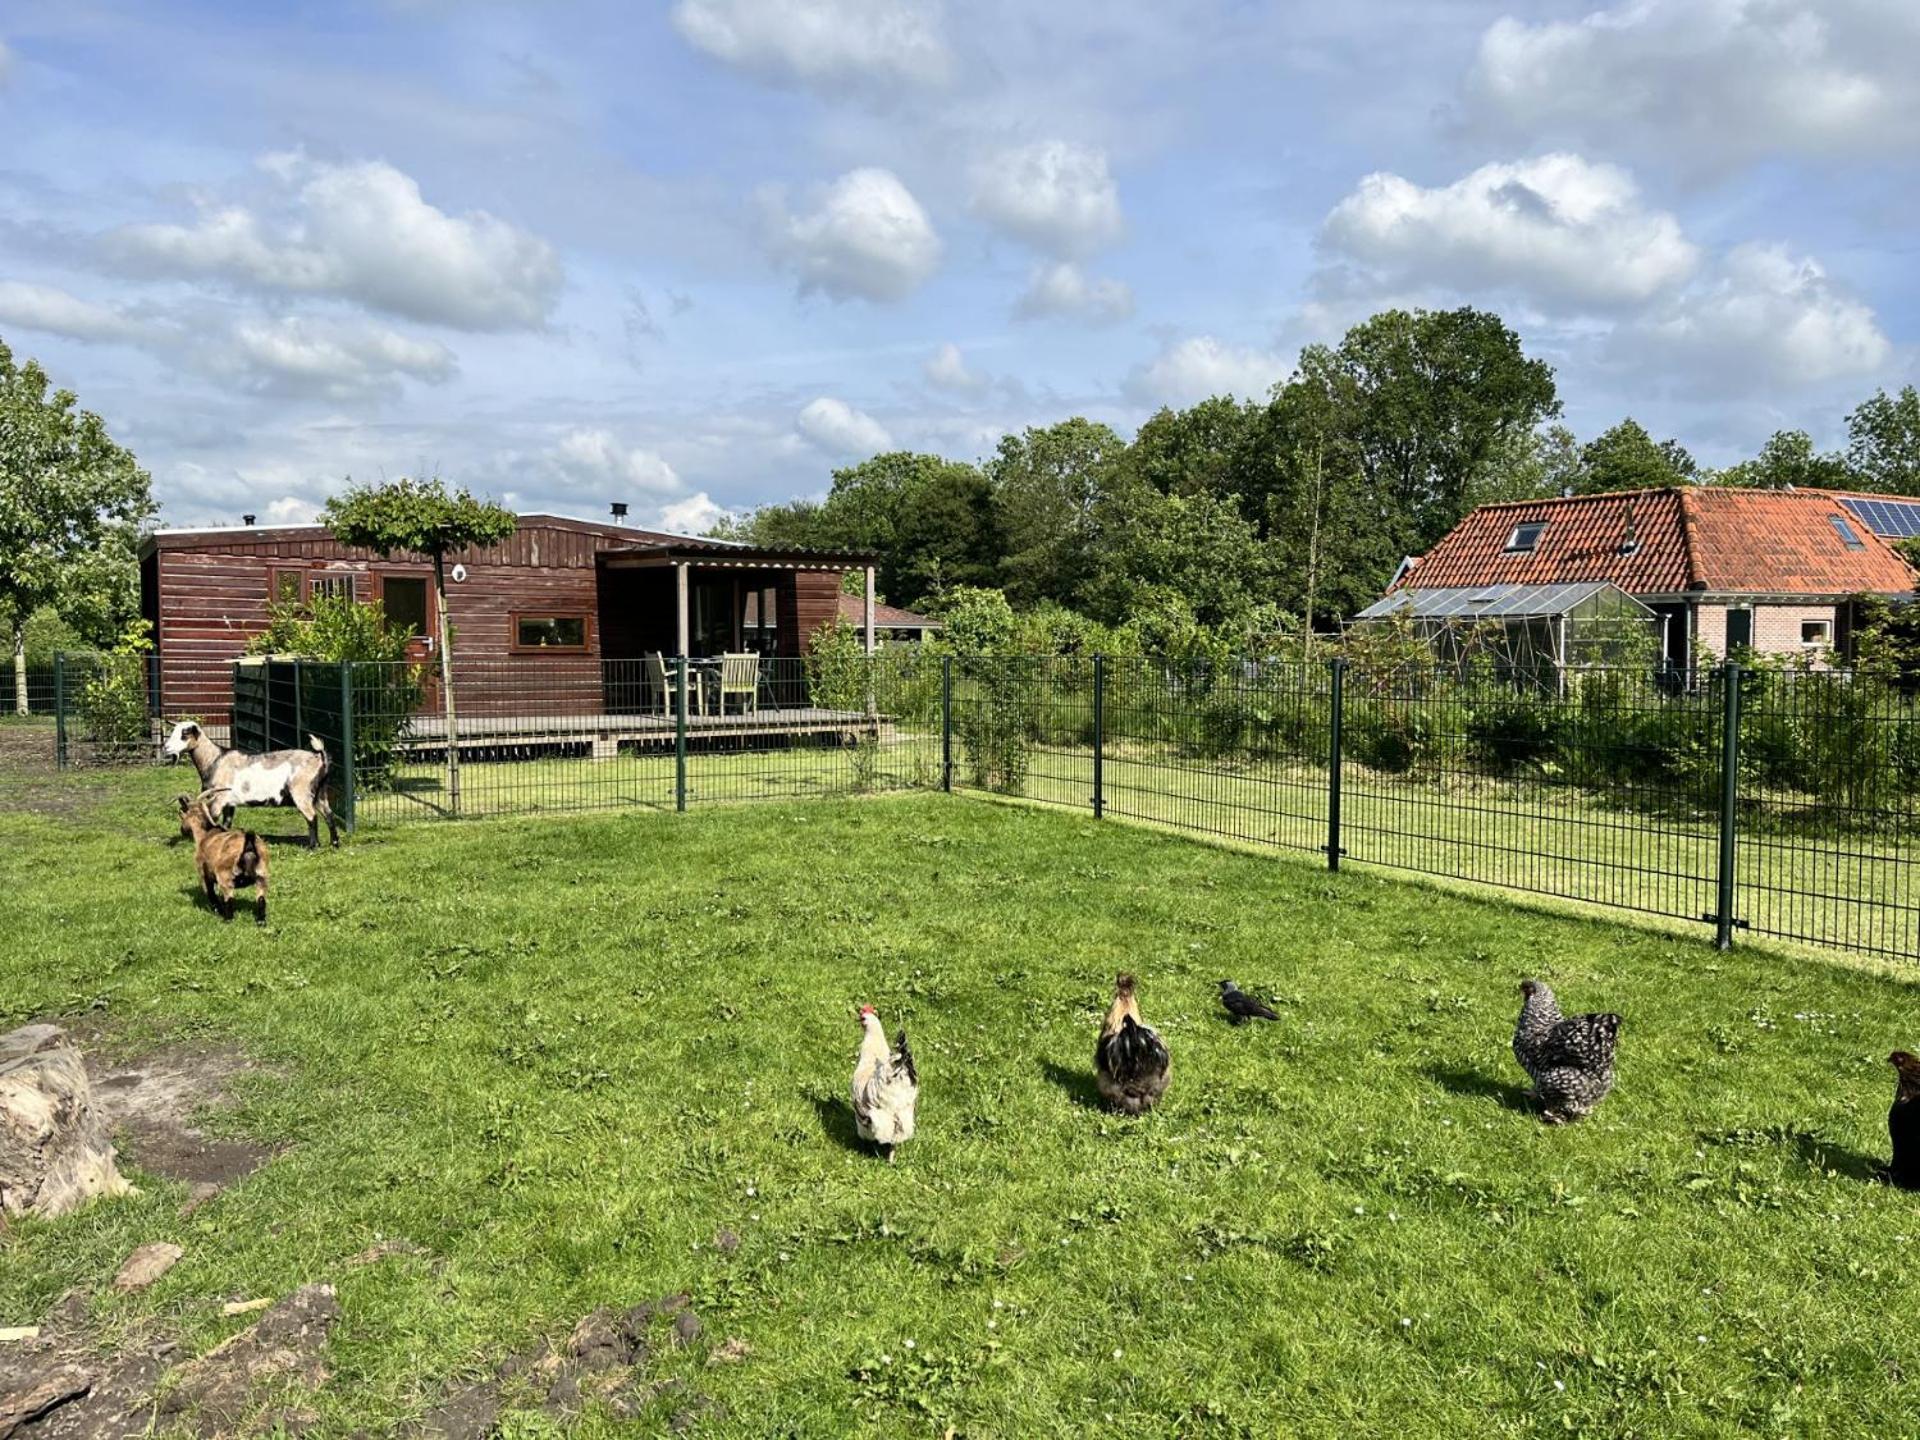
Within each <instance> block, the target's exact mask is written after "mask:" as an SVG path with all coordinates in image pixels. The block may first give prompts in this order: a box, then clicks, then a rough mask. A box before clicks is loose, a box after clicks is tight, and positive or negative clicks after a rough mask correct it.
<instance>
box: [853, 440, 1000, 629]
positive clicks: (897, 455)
mask: <svg viewBox="0 0 1920 1440" xmlns="http://www.w3.org/2000/svg"><path fill="white" fill-rule="evenodd" d="M821 514H822V518H823V520H824V522H825V525H826V528H827V530H828V532H829V533H831V535H832V536H833V539H832V541H831V543H833V544H837V545H846V546H852V547H857V548H863V549H872V550H876V551H878V552H879V561H878V563H877V565H876V567H875V569H876V572H877V574H876V577H875V578H876V581H877V583H878V585H879V588H880V592H881V593H882V594H883V595H885V596H886V597H887V598H888V599H889V600H891V601H893V602H894V603H895V604H899V605H908V606H919V605H924V604H926V603H928V602H929V601H930V600H932V599H933V598H934V597H935V596H937V595H938V594H939V593H940V591H941V590H942V589H943V588H944V587H946V586H948V585H985V584H991V583H992V582H993V581H995V580H996V579H998V578H999V560H1000V542H999V530H998V523H997V515H996V512H995V509H994V504H993V490H992V487H991V486H990V485H989V483H988V481H987V478H986V476H985V475H983V474H981V473H980V470H979V469H978V467H976V466H973V465H967V464H963V463H961V462H959V461H955V460H946V459H943V458H941V457H940V456H938V455H916V454H913V453H911V452H908V451H895V452H892V453H890V454H886V455H876V456H874V457H873V458H872V459H870V460H864V461H862V462H861V463H860V464H858V465H853V466H849V467H848V468H846V469H844V470H836V471H834V474H833V489H832V491H831V492H830V493H829V494H828V496H827V501H826V504H825V505H824V506H822V507H821Z"/></svg>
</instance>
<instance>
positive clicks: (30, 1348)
mask: <svg viewBox="0 0 1920 1440" xmlns="http://www.w3.org/2000/svg"><path fill="white" fill-rule="evenodd" d="M86 1316H87V1307H86V1301H85V1299H84V1297H82V1296H78V1295H70V1296H68V1297H67V1298H66V1299H65V1300H63V1301H61V1302H60V1303H59V1304H58V1305H56V1306H55V1307H54V1309H53V1313H52V1314H51V1315H49V1316H48V1317H47V1318H46V1321H45V1322H44V1323H43V1324H42V1326H41V1330H40V1336H39V1338H38V1339H36V1340H33V1341H30V1342H27V1343H25V1344H14V1345H6V1346H0V1436H12V1437H14V1440H131V1437H133V1436H136V1435H146V1434H149V1433H151V1430H152V1425H153V1402H152V1398H151V1397H152V1395H153V1388H154V1385H155V1383H156V1382H157V1381H158V1380H159V1378H160V1376H161V1374H162V1372H164V1371H165V1370H166V1368H167V1366H168V1365H170V1364H172V1363H173V1362H174V1361H175V1360H176V1359H178V1358H179V1350H180V1347H179V1345H178V1344H177V1343H176V1342H174V1341H171V1340H167V1339H163V1338H160V1337H158V1336H157V1335H154V1334H146V1335H133V1336H129V1337H127V1339H126V1341H125V1343H123V1344H122V1345H121V1346H120V1347H119V1348H118V1349H117V1350H116V1351H115V1352H114V1353H113V1354H111V1355H102V1354H101V1353H100V1352H99V1350H98V1348H97V1347H96V1345H95V1343H94V1341H93V1338H92V1335H91V1333H90V1331H89V1329H88V1326H87V1323H86ZM56 1394H57V1398H54V1397H55V1396H56ZM36 1396H38V1397H42V1403H41V1405H40V1408H39V1411H38V1414H37V1415H33V1416H32V1418H28V1417H27V1411H26V1407H27V1406H28V1405H30V1404H32V1403H33V1399H32V1397H36ZM47 1400H51V1403H45V1402H46V1401H47ZM10 1414H11V1415H12V1416H13V1417H14V1420H13V1427H14V1428H12V1429H9V1422H8V1420H7V1419H6V1418H5V1417H7V1416H8V1415H10Z"/></svg>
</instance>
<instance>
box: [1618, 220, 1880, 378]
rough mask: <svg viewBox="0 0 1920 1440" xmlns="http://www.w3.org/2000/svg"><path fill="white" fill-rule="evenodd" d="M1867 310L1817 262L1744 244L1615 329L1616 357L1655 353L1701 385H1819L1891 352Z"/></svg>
mask: <svg viewBox="0 0 1920 1440" xmlns="http://www.w3.org/2000/svg"><path fill="white" fill-rule="evenodd" d="M1892 348H1893V347H1892V346H1891V345H1890V344H1889V342H1888V340H1887V337H1886V336H1885V335H1884V334H1883V333H1882V332H1881V330H1880V325H1879V322H1878V321H1877V320H1876V318H1875V317H1874V313H1873V310H1872V309H1871V308H1870V307H1869V306H1867V305H1866V304H1864V303H1862V302H1861V301H1859V300H1857V299H1854V298H1853V297H1851V296H1849V295H1847V294H1845V293H1844V292H1842V291H1841V290H1840V289H1838V288H1837V287H1836V286H1835V285H1834V284H1833V282H1832V281H1831V280H1829V279H1828V278H1827V274H1826V272H1825V271H1824V270H1823V269H1822V268H1821V267H1820V265H1819V263H1818V262H1816V261H1814V260H1810V259H1799V258H1796V257H1794V256H1792V255H1790V254H1788V253H1787V251H1786V249H1785V248H1784V247H1782V246H1778V245H1742V246H1739V247H1738V248H1736V249H1734V250H1733V251H1731V252H1729V253H1728V255H1727V256H1726V257H1725V258H1724V259H1723V260H1722V261H1721V262H1720V263H1719V264H1718V265H1717V266H1716V267H1715V270H1714V273H1713V274H1712V275H1711V276H1710V277H1708V278H1707V279H1705V280H1704V281H1703V283H1702V284H1700V285H1698V286H1696V287H1693V288H1692V289H1690V290H1689V291H1688V292H1687V293H1685V294H1683V295H1681V296H1679V297H1677V298H1676V299H1675V301H1674V302H1673V303H1672V304H1670V305H1668V306H1665V307H1662V308H1659V309H1656V310H1655V311H1653V312H1652V313H1650V314H1649V315H1647V316H1646V317H1645V318H1644V319H1643V320H1642V321H1640V322H1639V323H1638V324H1636V325H1634V326H1632V327H1630V328H1628V329H1626V330H1624V331H1623V332H1622V333H1621V334H1619V335H1618V336H1616V341H1615V350H1616V355H1618V356H1620V357H1622V358H1627V359H1629V360H1631V359H1634V358H1638V357H1640V356H1642V355H1645V354H1649V353H1651V354H1653V355H1656V356H1658V357H1660V358H1662V359H1663V360H1664V361H1665V362H1666V364H1667V365H1669V366H1671V367H1672V368H1673V369H1675V370H1676V371H1678V372H1679V373H1681V374H1682V375H1684V376H1687V377H1689V378H1690V379H1691V380H1692V381H1693V384H1692V385H1691V386H1690V387H1689V388H1691V389H1694V390H1698V391H1722V392H1735V393H1737V392H1740V391H1743V390H1746V389H1748V388H1750V387H1751V386H1752V384H1753V383H1754V382H1755V381H1761V382H1770V383H1774V384H1780V385H1816V384H1819V383H1821V382H1823V381H1828V380H1836V379H1841V378H1845V377H1850V376H1863V375H1871V374H1873V373H1874V372H1875V371H1876V370H1878V369H1879V368H1880V367H1881V366H1882V365H1884V364H1885V363H1886V361H1887V359H1888V357H1889V356H1890V355H1891V354H1892Z"/></svg>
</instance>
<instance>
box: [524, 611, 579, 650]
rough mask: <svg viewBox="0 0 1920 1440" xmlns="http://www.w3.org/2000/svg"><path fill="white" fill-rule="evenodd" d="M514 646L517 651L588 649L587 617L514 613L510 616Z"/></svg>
mask: <svg viewBox="0 0 1920 1440" xmlns="http://www.w3.org/2000/svg"><path fill="white" fill-rule="evenodd" d="M513 648H514V649H516V650H584V649H586V648H587V617H586V616H584V615H516V616H514V617H513Z"/></svg>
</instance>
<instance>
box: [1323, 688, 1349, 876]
mask: <svg viewBox="0 0 1920 1440" xmlns="http://www.w3.org/2000/svg"><path fill="white" fill-rule="evenodd" d="M1332 672H1333V691H1332V694H1331V696H1330V697H1329V698H1328V702H1327V704H1328V721H1329V724H1328V725H1327V869H1329V870H1338V869H1339V868H1340V857H1341V856H1342V855H1344V854H1346V853H1347V852H1346V851H1345V850H1344V849H1343V848H1342V847H1341V845H1340V753H1341V750H1342V748H1343V747H1342V744H1341V736H1340V731H1341V728H1342V725H1343V722H1344V721H1345V719H1346V710H1347V662H1346V659H1345V657H1343V656H1336V657H1335V658H1334V660H1333V662H1332Z"/></svg>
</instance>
